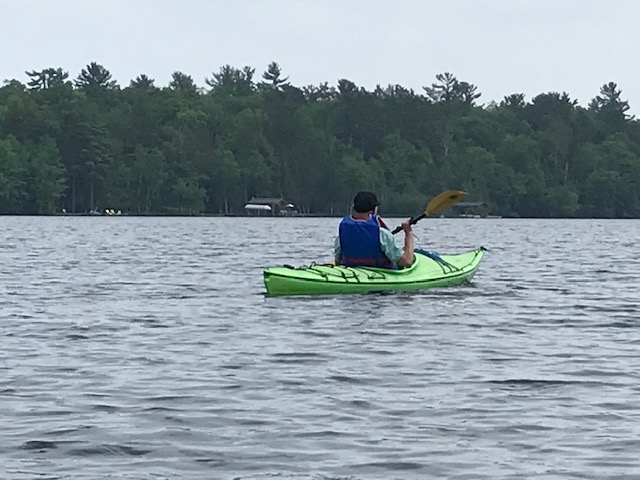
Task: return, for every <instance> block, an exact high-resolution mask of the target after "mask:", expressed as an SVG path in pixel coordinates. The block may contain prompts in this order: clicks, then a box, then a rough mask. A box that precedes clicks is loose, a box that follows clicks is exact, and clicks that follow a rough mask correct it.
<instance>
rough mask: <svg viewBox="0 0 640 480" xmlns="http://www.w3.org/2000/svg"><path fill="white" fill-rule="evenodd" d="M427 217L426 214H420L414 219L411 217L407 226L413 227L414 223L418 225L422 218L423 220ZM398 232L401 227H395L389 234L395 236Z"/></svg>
mask: <svg viewBox="0 0 640 480" xmlns="http://www.w3.org/2000/svg"><path fill="white" fill-rule="evenodd" d="M426 216H427V213H426V212H425V213H421V214H420V215H418V216H415V217H411V220H409V224H410V225H415V224H416V223H418V222H419V221H420V220H422V219H423V218H425V217H426ZM400 230H402V227H396V228H394V229H393V231H392V232H391V234H392V235H395V234H396V233H398V232H399V231H400Z"/></svg>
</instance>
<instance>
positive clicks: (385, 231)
mask: <svg viewBox="0 0 640 480" xmlns="http://www.w3.org/2000/svg"><path fill="white" fill-rule="evenodd" d="M377 213H378V199H377V197H376V195H375V194H374V193H373V192H365V191H363V192H358V193H357V195H356V196H355V197H354V199H353V209H352V211H351V215H350V216H346V217H344V218H343V219H342V221H341V222H340V226H339V228H338V236H337V237H336V240H335V245H334V251H335V261H336V265H345V266H349V267H379V268H398V267H397V266H398V265H400V266H402V267H410V266H411V265H412V264H413V234H412V231H411V224H410V223H409V220H410V219H408V220H405V221H404V222H402V230H403V231H404V248H402V247H399V246H398V245H397V244H396V242H395V238H394V236H393V235H392V234H391V232H390V231H389V228H388V227H387V226H386V225H385V223H384V222H383V221H382V219H381V218H380V217H379V216H378V214H377Z"/></svg>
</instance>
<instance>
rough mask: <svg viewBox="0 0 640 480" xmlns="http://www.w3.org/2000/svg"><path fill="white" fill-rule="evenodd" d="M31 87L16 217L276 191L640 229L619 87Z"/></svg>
mask: <svg viewBox="0 0 640 480" xmlns="http://www.w3.org/2000/svg"><path fill="white" fill-rule="evenodd" d="M26 75H27V77H26V84H25V83H21V82H19V81H17V80H10V81H5V82H4V84H3V86H2V87H1V88H0V214H51V213H56V212H60V211H62V209H65V210H66V211H67V212H88V211H90V210H94V209H105V208H113V209H118V210H122V212H125V213H130V214H150V213H160V214H199V213H242V212H243V206H244V205H245V203H246V202H247V200H248V199H250V198H251V197H252V196H262V197H284V198H286V199H287V201H290V202H293V203H294V204H295V205H296V206H297V208H298V209H299V210H300V211H301V212H303V213H315V214H336V215H338V214H343V213H345V212H346V211H347V210H348V207H349V205H350V201H351V199H352V197H353V194H354V193H355V192H356V191H357V190H359V189H370V190H373V191H375V192H376V193H377V194H378V197H379V198H380V199H381V201H382V203H383V209H384V210H383V211H384V213H385V214H386V215H389V214H400V215H411V214H414V213H415V212H418V211H420V210H421V209H422V208H424V205H425V204H426V202H427V201H428V199H429V198H430V197H432V196H433V195H436V194H437V193H439V192H440V191H442V190H446V189H449V188H455V189H462V190H465V191H467V192H469V196H468V197H467V200H470V201H477V202H485V203H486V204H487V205H489V208H490V212H491V213H492V214H495V215H503V216H520V217H606V218H639V217H640V188H639V187H640V124H639V122H638V121H637V120H636V119H635V118H633V117H632V116H630V115H629V114H628V113H627V112H628V110H629V105H628V102H626V101H625V100H623V98H622V96H621V91H620V89H619V88H618V86H617V85H616V84H615V83H613V82H611V83H608V84H605V85H603V86H602V87H601V89H600V92H599V93H598V94H597V95H595V96H594V98H593V99H592V100H591V102H590V103H589V105H588V108H584V107H581V106H579V105H578V103H577V101H576V100H573V99H571V98H570V96H569V94H567V93H566V92H563V93H557V92H548V93H541V94H539V95H537V96H536V97H535V98H533V99H532V100H531V101H530V102H527V101H525V96H524V95H523V94H517V93H516V94H513V95H509V96H507V97H505V98H504V99H503V100H502V101H500V102H499V103H497V102H491V103H490V104H487V105H478V104H477V100H478V98H479V97H480V92H479V91H478V88H477V87H476V86H475V85H473V84H471V83H468V82H465V81H460V80H458V79H457V78H456V77H455V76H453V75H451V74H449V73H443V74H439V75H436V77H435V80H433V79H432V81H433V83H429V81H427V82H425V83H428V85H425V86H424V87H423V91H421V92H415V91H413V90H410V89H406V88H403V87H402V86H400V85H389V86H387V87H380V86H378V87H377V88H376V89H375V90H374V91H368V90H366V89H365V88H363V87H359V86H357V85H356V84H354V83H353V82H351V81H349V80H346V79H342V80H339V81H338V82H337V85H336V86H335V87H334V86H330V85H329V84H327V83H322V84H319V85H317V86H306V87H302V88H300V87H295V86H293V85H291V83H290V82H289V81H288V79H287V78H286V77H285V76H284V74H283V73H282V71H281V68H280V66H279V65H278V64H277V63H271V64H270V65H269V66H268V68H267V70H266V71H265V72H264V73H263V74H262V75H259V76H256V75H255V69H253V68H250V67H244V68H241V69H238V68H234V67H231V66H229V65H226V66H223V67H221V68H220V69H219V71H218V72H217V73H213V74H212V76H211V77H210V78H206V79H205V84H206V86H205V87H199V86H198V85H197V84H196V83H195V82H194V80H193V78H192V77H191V76H189V75H187V74H185V73H182V72H175V73H173V75H172V77H171V80H170V82H169V84H168V85H167V86H163V87H159V86H156V85H155V81H154V80H153V79H151V78H149V77H148V76H146V75H140V76H138V77H137V78H136V79H134V80H132V81H131V82H130V84H129V85H128V86H126V87H122V86H119V85H118V84H117V83H116V82H115V81H114V80H113V79H112V75H111V74H110V72H109V71H108V70H107V69H106V68H105V67H103V66H102V65H99V64H97V63H91V64H89V65H87V67H86V68H84V69H83V70H82V71H81V72H80V74H79V75H78V76H77V78H75V79H74V80H70V79H69V74H68V72H66V71H64V70H63V69H61V68H47V69H45V70H42V71H35V70H34V71H30V72H26Z"/></svg>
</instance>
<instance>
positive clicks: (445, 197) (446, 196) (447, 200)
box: [391, 190, 467, 235]
mask: <svg viewBox="0 0 640 480" xmlns="http://www.w3.org/2000/svg"><path fill="white" fill-rule="evenodd" d="M466 195H467V192H461V191H460V190H447V191H446V192H442V193H441V194H440V195H438V196H437V197H433V198H432V199H431V201H430V202H429V204H428V205H427V208H426V209H425V211H424V212H423V213H421V214H420V215H417V216H415V217H412V218H411V221H410V222H409V223H411V225H415V224H416V223H418V222H419V221H420V220H422V219H423V218H426V217H428V216H430V215H437V214H438V213H441V212H444V211H445V210H446V209H447V208H449V207H450V206H451V205H453V204H454V203H458V202H459V201H460V200H462V199H463V198H464V197H465V196H466ZM400 230H402V227H396V228H395V229H394V230H393V231H392V232H391V233H392V234H394V235H395V234H396V233H398V232H399V231H400Z"/></svg>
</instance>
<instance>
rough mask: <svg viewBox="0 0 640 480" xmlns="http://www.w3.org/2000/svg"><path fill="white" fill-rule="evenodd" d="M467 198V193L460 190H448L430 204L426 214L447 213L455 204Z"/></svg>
mask: <svg viewBox="0 0 640 480" xmlns="http://www.w3.org/2000/svg"><path fill="white" fill-rule="evenodd" d="M466 196H467V192H461V191H460V190H447V191H446V192H442V193H441V194H440V195H438V196H437V197H434V198H433V200H431V201H430V202H429V205H427V209H426V210H425V211H424V213H426V214H427V215H437V214H438V213H440V212H443V211H445V210H446V209H447V208H449V207H450V206H451V205H453V204H454V203H458V202H459V201H460V200H462V199H463V198H464V197H466Z"/></svg>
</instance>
